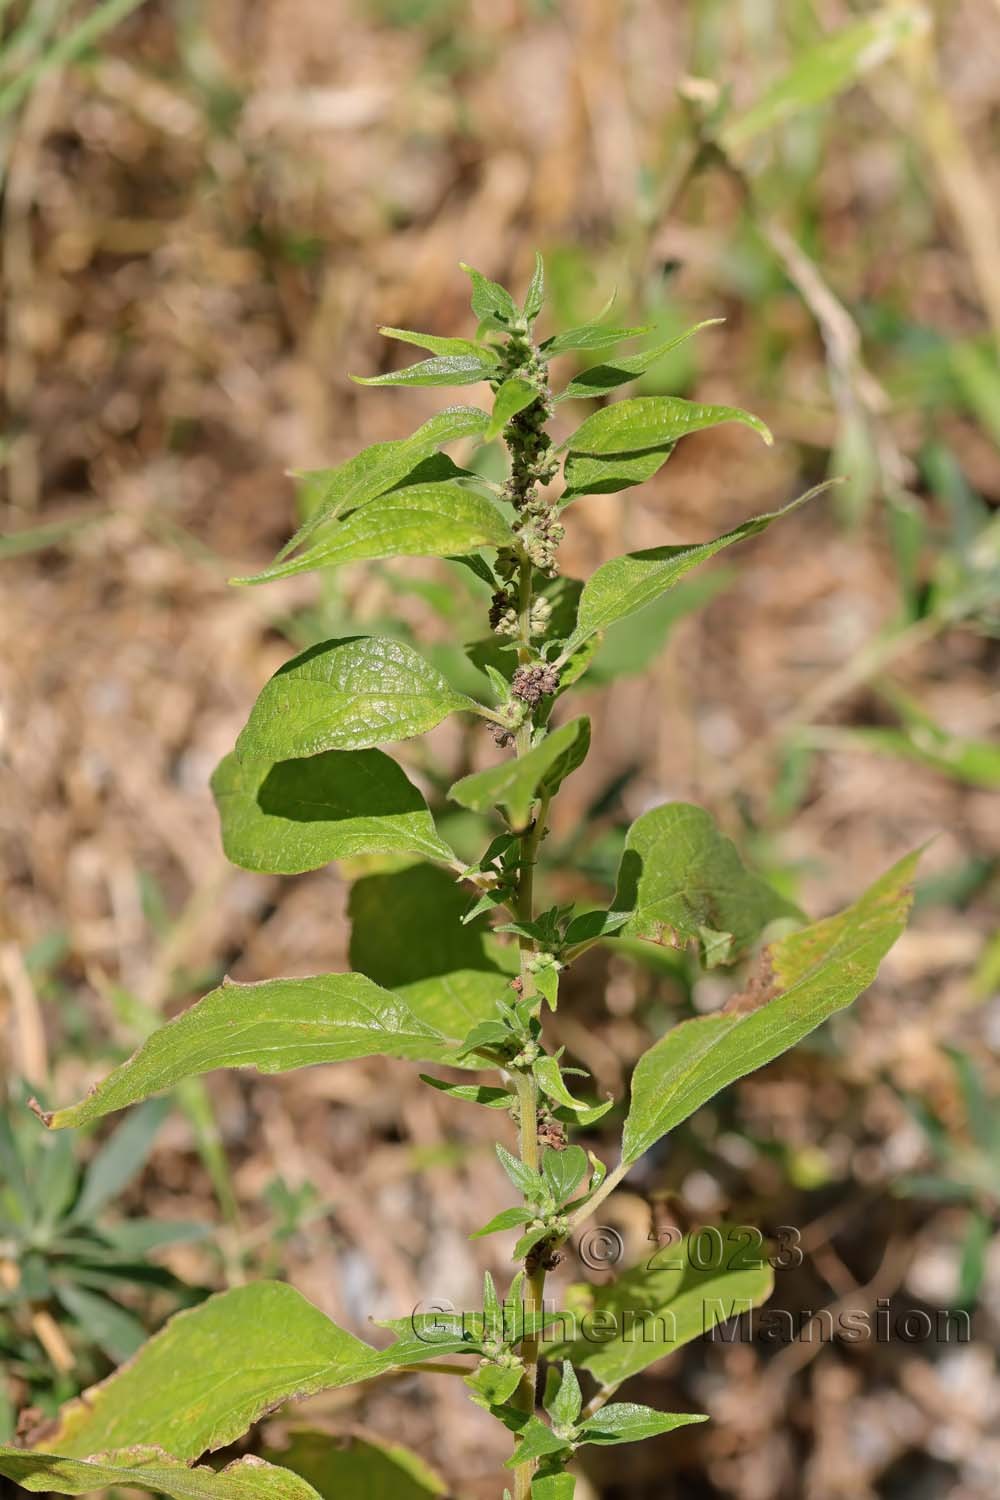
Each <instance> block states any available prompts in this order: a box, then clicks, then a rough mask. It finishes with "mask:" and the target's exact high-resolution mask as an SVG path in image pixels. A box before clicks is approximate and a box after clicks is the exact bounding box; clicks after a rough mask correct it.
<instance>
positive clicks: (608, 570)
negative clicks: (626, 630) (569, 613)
mask: <svg viewBox="0 0 1000 1500" xmlns="http://www.w3.org/2000/svg"><path fill="white" fill-rule="evenodd" d="M835 482H836V481H834V480H828V481H827V482H826V483H825V484H818V485H816V486H815V487H814V488H813V489H811V490H807V491H806V493H805V494H804V495H800V496H799V498H798V499H797V500H793V501H792V502H791V504H790V505H786V506H784V507H783V508H782V509H781V510H773V511H769V512H768V513H767V514H766V515H763V516H754V517H753V519H752V520H749V521H744V522H743V524H742V525H741V526H736V527H734V528H733V530H732V531H727V532H725V534H724V535H723V536H720V537H716V538H715V540H714V541H711V542H692V543H689V544H687V545H685V546H680V547H650V548H648V549H647V550H646V551H644V552H628V553H626V554H625V556H624V557H616V558H613V559H612V560H611V562H606V563H605V564H604V565H603V567H600V568H598V569H597V571H596V572H595V573H593V574H591V576H590V578H589V579H588V580H587V582H586V584H585V585H584V589H583V593H582V594H581V595H580V607H579V611H578V613H577V620H576V628H575V630H574V631H573V634H572V635H571V636H570V638H569V640H568V641H567V643H566V645H565V647H564V648H563V651H562V654H561V658H560V660H561V661H565V660H566V659H568V658H569V657H570V656H571V655H572V653H573V652H574V651H575V650H576V649H577V648H578V647H579V646H582V645H583V643H584V641H586V640H589V638H590V637H591V636H592V635H593V634H594V633H595V631H598V630H604V629H606V627H607V626H608V625H613V624H614V622H615V621H616V620H623V619H625V617H626V616H627V615H631V614H634V613H635V611H636V610H637V609H642V608H643V606H644V605H646V604H651V603H652V601H653V600H654V599H657V598H659V596H660V595H661V594H665V593H666V591H667V589H670V588H673V586H674V584H675V583H677V582H678V581H679V580H680V579H681V578H683V577H684V575H685V573H689V572H690V571H691V569H692V568H696V567H697V566H698V564H699V563H702V562H706V561H707V560H708V558H710V557H714V556H715V554H716V553H717V552H721V551H722V550H723V548H725V547H731V546H732V544H733V543H734V542H741V541H743V539H744V538H745V537H748V536H756V535H757V533H758V532H761V531H766V530H767V528H768V526H770V524H771V522H772V521H777V520H779V519H780V518H781V517H782V516H787V515H790V514H791V513H792V511H794V510H797V509H798V508H799V506H800V505H805V503H806V501H807V500H812V499H813V498H814V496H816V495H820V494H822V493H823V491H824V490H826V489H829V488H830V486H831V484H833V483H835Z"/></svg>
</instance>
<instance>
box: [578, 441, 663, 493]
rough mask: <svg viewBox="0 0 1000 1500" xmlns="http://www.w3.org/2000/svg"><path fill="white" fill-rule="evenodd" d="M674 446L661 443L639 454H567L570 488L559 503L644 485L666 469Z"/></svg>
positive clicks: (641, 450) (642, 450)
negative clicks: (664, 466) (665, 466)
mask: <svg viewBox="0 0 1000 1500" xmlns="http://www.w3.org/2000/svg"><path fill="white" fill-rule="evenodd" d="M674 447H675V444H674V443H661V444H660V445H659V446H658V447H654V448H645V449H640V451H639V452H638V453H600V454H598V453H567V455H566V459H565V462H564V464H563V479H564V480H565V481H566V488H565V490H564V491H563V493H562V495H561V496H560V498H559V503H560V505H568V504H569V503H570V501H571V500H576V499H578V498H579V497H580V496H581V495H614V494H617V492H618V491H619V490H628V489H631V488H632V487H633V486H634V485H637V484H644V483H645V481H646V480H647V479H652V477H653V475H654V474H656V473H658V472H659V470H660V469H662V468H663V465H664V464H665V463H666V461H667V459H668V458H669V457H670V455H671V453H673V451H674Z"/></svg>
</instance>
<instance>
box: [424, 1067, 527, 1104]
mask: <svg viewBox="0 0 1000 1500" xmlns="http://www.w3.org/2000/svg"><path fill="white" fill-rule="evenodd" d="M420 1081H421V1083H429V1084H430V1086H431V1088H432V1089H439V1090H440V1092H441V1093H442V1094H449V1095H450V1096H451V1098H452V1099H461V1100H462V1101H463V1102H464V1103H465V1104H482V1105H483V1106H484V1107H485V1108H486V1109H510V1107H511V1105H512V1104H513V1103H514V1097H515V1096H514V1095H513V1094H511V1093H510V1092H509V1091H508V1090H507V1089H498V1088H491V1087H490V1085H489V1084H485V1083H445V1081H444V1079H443V1078H432V1077H431V1076H430V1074H429V1073H421V1075H420Z"/></svg>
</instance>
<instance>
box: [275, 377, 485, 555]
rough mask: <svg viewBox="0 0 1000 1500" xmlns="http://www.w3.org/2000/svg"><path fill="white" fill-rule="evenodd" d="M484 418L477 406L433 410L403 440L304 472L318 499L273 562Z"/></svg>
mask: <svg viewBox="0 0 1000 1500" xmlns="http://www.w3.org/2000/svg"><path fill="white" fill-rule="evenodd" d="M489 420H490V419H489V417H488V416H487V414H486V412H484V411H480V409H479V407H478V406H449V407H446V408H445V410H444V411H439V412H437V413H436V414H435V415H434V416H433V417H431V418H430V419H429V420H428V421H426V422H425V423H424V424H423V426H422V427H418V428H417V430H416V432H414V433H412V434H411V435H410V436H409V437H408V438H401V439H396V440H394V441H392V442H388V443H375V444H373V446H372V447H370V448H363V449H362V450H361V452H360V453H356V454H355V455H354V457H353V458H350V459H348V461H347V462H346V463H344V464H341V465H340V466H339V467H338V468H336V469H319V470H314V471H312V472H311V473H307V474H304V475H303V476H301V477H302V478H303V479H304V480H305V481H306V482H307V484H308V485H309V486H310V487H311V488H313V489H318V490H319V499H318V500H317V502H316V505H315V508H314V510H313V511H312V512H311V513H310V515H309V516H308V517H307V518H306V520H305V521H303V523H302V525H301V526H300V527H299V529H298V531H297V532H296V533H295V535H294V536H293V537H291V538H290V539H289V540H288V541H287V542H286V543H285V545H284V546H283V547H282V549H281V551H280V552H279V553H278V556H277V558H276V559H275V560H276V561H277V562H280V561H281V560H282V558H285V557H287V556H288V555H289V553H291V552H294V551H295V549H296V548H297V547H300V546H301V545H302V543H303V542H305V541H307V540H308V538H309V537H310V536H312V535H313V533H314V532H315V531H317V530H318V529H319V527H320V526H322V525H324V524H325V523H326V522H327V521H332V520H334V519H336V517H337V516H338V515H340V514H341V513H342V512H343V511H348V510H354V509H356V507H357V506H359V505H363V504H364V503H365V502H366V501H367V500H373V499H374V498H375V496H376V495H381V494H384V492H385V491H386V490H388V489H391V488H392V486H393V485H394V484H399V483H401V482H402V481H404V480H405V479H406V478H407V476H408V475H409V474H411V473H412V472H413V470H414V469H415V468H416V467H417V466H418V465H419V464H420V463H422V462H423V461H424V460H425V459H427V458H429V457H431V455H432V454H434V453H436V452H437V450H438V448H440V447H441V445H442V444H443V443H451V442H455V441H456V440H457V439H459V438H467V437H481V436H482V434H483V433H484V432H485V431H486V427H487V424H488V422H489Z"/></svg>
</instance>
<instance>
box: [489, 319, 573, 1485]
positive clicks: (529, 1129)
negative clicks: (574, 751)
mask: <svg viewBox="0 0 1000 1500" xmlns="http://www.w3.org/2000/svg"><path fill="white" fill-rule="evenodd" d="M504 365H505V366H506V367H507V369H505V374H506V373H513V372H514V371H517V373H518V374H519V375H521V376H523V377H525V378H527V379H528V380H530V381H532V382H533V383H535V384H537V387H538V399H537V400H536V401H533V402H532V403H531V404H530V405H529V406H528V407H526V408H525V409H524V410H523V411H521V412H519V413H518V414H517V416H516V417H514V418H513V420H512V421H511V422H510V423H508V425H507V427H506V428H505V429H504V442H505V443H506V446H507V449H508V452H509V454H510V465H511V466H510V476H509V478H508V481H507V485H506V491H505V492H506V495H507V498H508V499H509V500H510V501H511V503H512V504H513V506H514V508H515V510H516V512H517V519H516V522H515V525H514V533H515V535H516V537H517V539H518V550H517V553H516V555H514V556H511V557H510V558H509V559H506V560H505V567H504V571H503V572H502V573H501V576H502V577H503V576H504V574H506V577H507V579H508V582H507V584H506V586H505V588H503V589H502V590H501V592H500V593H498V594H497V595H495V596H494V601H493V604H494V609H493V615H492V616H491V618H492V619H493V620H494V621H495V622H496V623H495V624H494V628H498V629H499V632H500V633H507V634H510V635H514V636H515V638H516V642H517V660H518V667H517V671H516V673H515V677H514V682H513V695H514V698H516V699H519V700H520V702H519V703H514V705H513V707H514V709H515V711H517V710H519V709H520V708H523V710H524V712H523V717H522V718H521V719H520V722H518V723H517V724H516V725H515V724H514V723H512V724H511V728H512V730H513V734H512V735H511V736H510V738H508V739H507V741H506V743H510V739H513V741H514V745H515V754H516V755H518V756H521V755H524V754H526V753H527V751H528V750H530V749H531V741H532V730H533V727H534V726H533V718H534V709H535V707H536V706H537V703H538V702H539V700H540V698H541V697H542V696H544V695H545V694H546V693H551V692H553V691H554V690H555V686H556V685H557V681H558V679H557V678H554V677H553V674H552V673H551V672H550V671H549V672H547V671H546V668H545V666H544V664H542V663H539V662H536V660H535V657H536V653H535V651H534V649H533V647H532V644H531V638H532V634H533V633H534V628H535V627H536V626H537V625H538V624H540V623H542V622H541V621H540V620H539V619H536V615H537V614H538V610H537V609H536V604H535V597H534V591H533V578H534V571H535V569H536V568H540V569H542V570H543V571H545V572H547V573H549V574H550V575H553V574H554V573H555V547H556V546H557V545H558V542H559V540H560V538H561V536H562V527H561V526H560V525H559V524H558V521H557V511H556V509H555V507H553V506H550V505H549V504H548V503H547V502H546V501H544V500H543V499H541V498H540V497H539V495H538V492H537V486H538V484H539V482H541V483H545V482H546V481H547V480H548V479H550V478H551V477H552V474H553V472H554V470H555V461H554V459H553V458H552V456H551V452H552V444H551V440H550V438H549V437H548V434H547V433H546V432H545V423H546V422H547V421H548V418H549V417H550V416H551V414H552V397H551V392H550V391H549V388H548V384H547V368H546V364H545V361H544V360H543V359H542V357H541V355H540V354H539V352H538V350H537V349H536V348H535V346H534V345H533V344H532V343H531V341H530V338H529V336H528V333H527V329H526V328H525V330H524V332H523V333H522V332H521V331H520V330H518V331H516V332H515V333H514V334H513V335H512V336H511V338H510V340H509V341H508V344H507V348H506V350H505V359H504ZM547 812H548V799H547V798H542V799H540V801H539V803H538V804H537V805H536V807H535V817H534V820H533V822H532V823H531V824H530V825H529V826H528V828H527V829H525V831H524V832H523V833H522V834H521V841H520V842H521V848H520V860H519V864H518V878H517V891H516V900H515V909H516V912H517V917H518V921H519V922H522V923H529V922H531V921H532V920H533V918H534V875H535V862H536V860H537V857H538V847H539V844H540V843H541V841H542V839H543V838H544V836H545V818H546V815H547ZM519 943H520V949H521V966H520V990H521V995H522V998H523V997H526V996H530V995H531V994H532V993H533V991H534V979H533V976H532V973H531V970H530V968H529V962H530V960H531V958H532V956H533V955H534V954H535V952H536V950H537V944H536V943H535V942H534V941H533V940H532V939H531V938H530V937H527V936H525V935H522V936H521V937H520V938H519ZM514 1079H515V1086H516V1088H517V1099H518V1112H519V1116H520V1155H521V1160H522V1162H524V1164H525V1166H527V1167H530V1168H531V1170H532V1171H537V1170H538V1167H539V1159H540V1157H539V1149H538V1086H537V1084H536V1082H535V1078H534V1075H533V1073H532V1072H531V1070H530V1068H524V1069H519V1070H518V1071H517V1072H515V1074H514ZM525 1278H526V1279H525V1295H524V1311H525V1315H526V1319H527V1323H528V1327H529V1328H533V1325H534V1321H535V1319H536V1317H537V1316H539V1315H540V1314H541V1312H542V1306H543V1298H544V1290H545V1265H544V1261H543V1260H541V1259H540V1258H539V1257H537V1256H532V1255H530V1254H529V1256H528V1257H527V1258H526V1261H525ZM538 1348H539V1338H538V1334H537V1333H536V1332H534V1331H533V1332H532V1333H531V1334H530V1335H529V1336H528V1337H527V1338H525V1339H524V1340H523V1342H522V1344H521V1357H522V1359H523V1361H524V1375H523V1377H522V1380H521V1384H520V1386H519V1387H518V1390H517V1392H516V1397H515V1399H516V1401H517V1403H518V1405H519V1406H520V1407H521V1409H522V1410H523V1411H527V1412H533V1411H534V1409H535V1404H536V1385H537V1378H538ZM534 1467H535V1465H534V1462H533V1461H532V1460H528V1461H527V1462H526V1463H523V1464H519V1465H518V1467H517V1469H516V1470H515V1476H514V1478H515V1497H516V1500H530V1495H531V1481H532V1475H533V1473H534Z"/></svg>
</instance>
